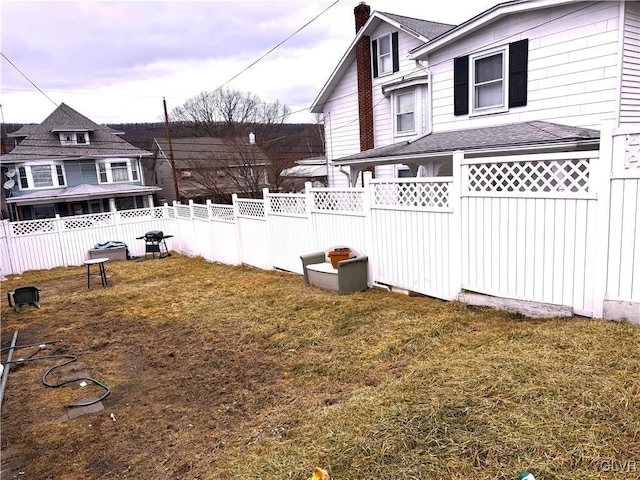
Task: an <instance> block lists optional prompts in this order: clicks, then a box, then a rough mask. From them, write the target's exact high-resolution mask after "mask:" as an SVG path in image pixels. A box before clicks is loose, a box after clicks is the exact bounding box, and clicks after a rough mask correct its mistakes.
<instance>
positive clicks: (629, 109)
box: [620, 1, 640, 124]
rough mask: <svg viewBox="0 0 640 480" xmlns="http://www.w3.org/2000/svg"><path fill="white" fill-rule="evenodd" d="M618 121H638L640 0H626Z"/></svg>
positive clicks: (639, 119)
mask: <svg viewBox="0 0 640 480" xmlns="http://www.w3.org/2000/svg"><path fill="white" fill-rule="evenodd" d="M624 24H625V30H624V40H623V41H624V45H623V53H622V81H621V85H620V123H621V124H624V123H635V122H640V2H637V1H633V2H626V9H625V16H624Z"/></svg>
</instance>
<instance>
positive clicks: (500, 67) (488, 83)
mask: <svg viewBox="0 0 640 480" xmlns="http://www.w3.org/2000/svg"><path fill="white" fill-rule="evenodd" d="M505 56H506V55H505V52H504V51H500V52H497V53H493V54H490V55H483V56H481V57H472V62H473V63H472V74H473V94H472V95H473V111H474V112H475V111H482V110H487V109H501V108H504V107H505V105H506V101H505V92H506V78H505Z"/></svg>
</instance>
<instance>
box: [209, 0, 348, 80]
mask: <svg viewBox="0 0 640 480" xmlns="http://www.w3.org/2000/svg"><path fill="white" fill-rule="evenodd" d="M339 2H340V0H335V2H333V3H332V4H331V5H329V6H328V7H327V8H325V9H324V10H323V11H322V12H320V13H319V14H318V15H316V16H315V17H313V18H312V19H311V20H309V21H308V22H307V23H305V24H304V25H303V26H301V27H300V28H298V29H297V30H296V31H295V32H293V33H292V34H291V35H289V36H288V37H287V38H285V39H284V40H282V41H281V42H280V43H278V44H277V45H276V46H275V47H273V48H271V49H270V50H269V51H267V53H265V54H264V55H262V56H261V57H260V58H258V59H257V60H255V61H254V62H252V63H251V64H249V65H248V66H246V67H245V68H244V69H243V70H241V71H240V72H239V73H236V74H235V75H234V76H233V77H231V78H230V79H229V80H227V81H226V82H225V83H223V84H222V85H220V86H219V87H218V88H216V89H215V90H214V91H213V92H214V93H215V92H217V91H218V90H220V89H221V88H223V87H225V86H226V85H228V84H229V83H231V82H232V81H233V80H235V79H236V78H238V77H239V76H240V75H242V74H243V73H244V72H246V71H247V70H249V69H250V68H251V67H253V66H254V65H255V64H256V63H258V62H259V61H261V60H262V59H263V58H265V57H266V56H267V55H269V54H271V53H272V52H273V51H275V50H276V49H278V48H279V47H280V46H282V45H283V44H284V43H285V42H286V41H288V40H289V39H290V38H291V37H293V36H295V35H297V34H298V33H299V32H301V31H302V30H304V29H305V28H306V27H308V26H309V25H311V23H313V22H314V21H315V20H317V19H318V18H320V17H321V16H322V15H324V14H325V13H326V12H327V11H329V10H330V9H331V8H333V7H334V6H335V5H336V4H337V3H339Z"/></svg>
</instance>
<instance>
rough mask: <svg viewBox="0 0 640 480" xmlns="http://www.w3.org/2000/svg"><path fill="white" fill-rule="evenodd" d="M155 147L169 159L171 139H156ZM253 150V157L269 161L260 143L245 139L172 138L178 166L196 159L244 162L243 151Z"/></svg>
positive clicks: (174, 156) (174, 157) (172, 149)
mask: <svg viewBox="0 0 640 480" xmlns="http://www.w3.org/2000/svg"><path fill="white" fill-rule="evenodd" d="M154 144H155V148H157V149H158V153H160V155H162V156H163V157H164V158H166V159H169V156H170V151H169V141H168V140H167V139H165V138H155V139H154ZM245 149H247V152H248V151H249V149H250V151H251V155H252V159H253V161H255V160H262V161H264V162H265V163H266V162H268V157H267V156H266V155H265V153H264V152H263V151H262V150H261V149H260V147H259V146H258V145H255V144H254V145H251V144H249V142H248V139H247V141H245V140H244V138H243V139H226V138H221V137H187V138H176V139H172V140H171V151H172V152H173V160H174V161H175V164H176V167H178V168H182V167H188V166H189V165H192V164H193V162H194V161H202V160H206V161H211V162H214V161H216V160H225V161H226V162H229V163H231V162H232V161H233V160H235V161H236V162H237V163H242V158H243V152H244V151H245Z"/></svg>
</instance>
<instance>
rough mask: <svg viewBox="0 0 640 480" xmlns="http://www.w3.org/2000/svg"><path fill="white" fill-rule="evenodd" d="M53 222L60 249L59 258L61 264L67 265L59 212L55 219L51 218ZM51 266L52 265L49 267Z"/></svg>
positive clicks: (62, 224) (62, 223)
mask: <svg viewBox="0 0 640 480" xmlns="http://www.w3.org/2000/svg"><path fill="white" fill-rule="evenodd" d="M53 224H54V225H55V232H56V238H57V239H58V248H59V249H60V258H61V259H62V266H63V267H68V266H69V261H68V260H67V256H66V255H65V253H64V247H63V245H64V239H63V238H62V237H63V232H64V221H63V220H62V219H61V218H60V214H58V213H56V216H55V219H54V220H53ZM49 268H52V267H49Z"/></svg>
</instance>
